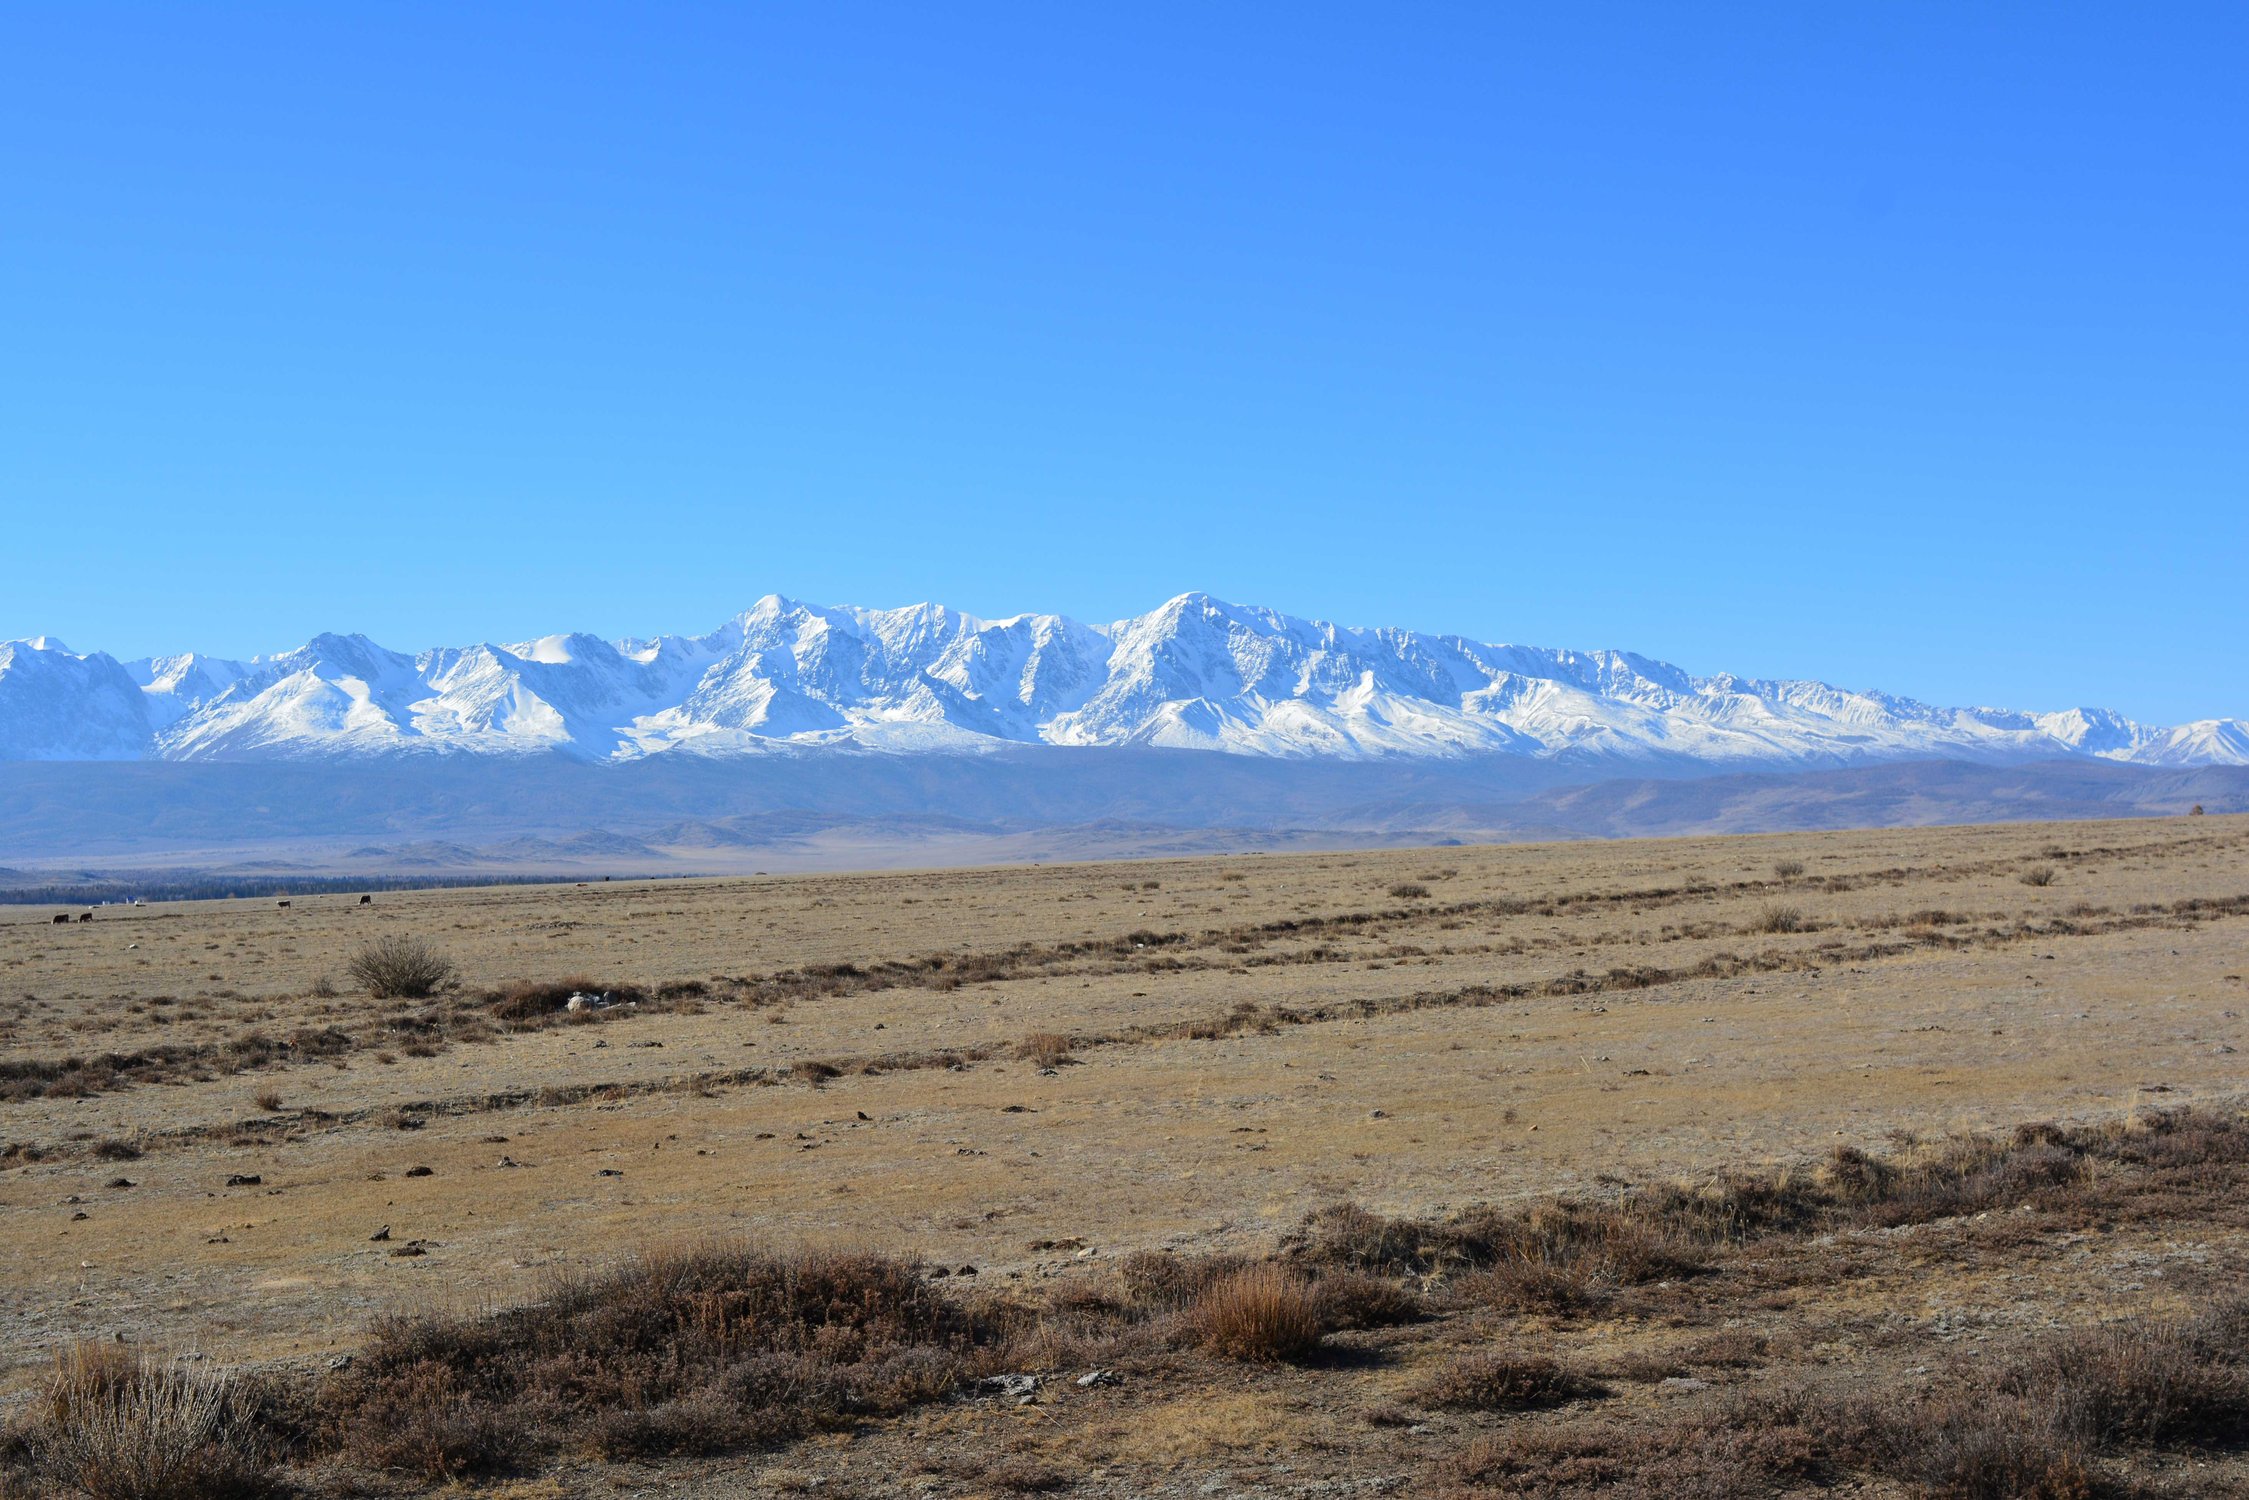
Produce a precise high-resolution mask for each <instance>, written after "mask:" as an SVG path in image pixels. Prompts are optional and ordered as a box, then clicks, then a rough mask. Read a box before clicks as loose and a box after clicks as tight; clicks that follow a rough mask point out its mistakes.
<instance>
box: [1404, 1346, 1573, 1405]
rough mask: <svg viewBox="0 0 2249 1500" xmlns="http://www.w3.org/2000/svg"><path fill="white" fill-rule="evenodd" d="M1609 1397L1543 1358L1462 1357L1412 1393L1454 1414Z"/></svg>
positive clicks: (1417, 1399) (1514, 1356)
mask: <svg viewBox="0 0 2249 1500" xmlns="http://www.w3.org/2000/svg"><path fill="white" fill-rule="evenodd" d="M1606 1394H1608V1393H1607V1391H1605V1390H1604V1389H1603V1388H1602V1387H1601V1386H1600V1385H1599V1384H1597V1383H1595V1382H1594V1381H1591V1380H1588V1379H1586V1378H1585V1377H1584V1376H1582V1375H1579V1374H1576V1373H1575V1372H1573V1371H1570V1370H1566V1369H1564V1368H1563V1367H1562V1366H1561V1365H1558V1364H1556V1363H1555V1362H1554V1361H1553V1360H1551V1359H1547V1358H1545V1357H1544V1356H1543V1355H1535V1354H1532V1355H1519V1354H1504V1353H1496V1352H1483V1353H1475V1354H1463V1355H1460V1356H1458V1357H1457V1358H1455V1359H1453V1360H1450V1361H1449V1362H1447V1363H1446V1365H1445V1366H1444V1368H1442V1369H1440V1370H1439V1371H1437V1373H1436V1374H1434V1375H1432V1376H1430V1377H1429V1379H1428V1380H1426V1381H1424V1382H1423V1383H1422V1384H1421V1385H1420V1386H1419V1387H1418V1388H1417V1389H1416V1390H1415V1391H1414V1393H1413V1397H1414V1399H1415V1400H1416V1401H1419V1402H1420V1403H1421V1404H1422V1405H1424V1406H1442V1407H1446V1408H1448V1409H1450V1410H1453V1411H1529V1410H1532V1409H1534V1408H1536V1407H1541V1406H1560V1405H1563V1404H1564V1403H1566V1402H1570V1401H1576V1400H1579V1399H1581V1398H1583V1397H1587V1396H1602V1395H1606Z"/></svg>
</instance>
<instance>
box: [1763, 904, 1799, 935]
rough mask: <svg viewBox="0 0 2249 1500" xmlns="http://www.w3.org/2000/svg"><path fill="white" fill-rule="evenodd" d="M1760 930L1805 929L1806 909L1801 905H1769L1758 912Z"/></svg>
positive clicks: (1797, 930)
mask: <svg viewBox="0 0 2249 1500" xmlns="http://www.w3.org/2000/svg"><path fill="white" fill-rule="evenodd" d="M1757 930H1758V931H1759V932H1802V931H1804V909H1803V908H1802V907H1800V906H1768V907H1766V908H1765V909H1764V910H1763V911H1761V912H1759V913H1758V914H1757Z"/></svg>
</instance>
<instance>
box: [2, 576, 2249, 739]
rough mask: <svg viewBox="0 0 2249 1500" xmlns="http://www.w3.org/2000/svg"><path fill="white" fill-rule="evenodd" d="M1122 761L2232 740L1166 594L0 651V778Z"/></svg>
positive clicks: (2230, 727) (2081, 714)
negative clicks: (1072, 750)
mask: <svg viewBox="0 0 2249 1500" xmlns="http://www.w3.org/2000/svg"><path fill="white" fill-rule="evenodd" d="M1011 744H1025V745H1036V744H1046V745H1088V746H1098V745H1140V746H1159V747H1176V748H1182V749H1199V750H1220V751H1229V752H1233V753H1236V754H1242V755H1260V756H1294V757H1305V756H1319V757H1339V758H1369V757H1394V756H1444V757H1462V756H1473V755H1508V756H1528V757H1540V758H1556V757H1570V758H1583V759H1600V760H1609V759H1625V760H1633V759H1641V760H1648V759H1659V760H1671V759H1683V760H1691V761H1696V762H1704V763H1717V764H1767V765H1775V764H1781V765H1822V764H1824V765H1838V764H1852V763H1862V762H1868V761H1875V760H1888V759H1902V758H1909V757H1910V758H1920V757H1947V758H1960V759H1973V760H1984V761H1992V760H2001V761H2004V760H2034V759H2052V758H2056V757H2097V758H2100V759H2105V760H2110V761H2119V762H2127V763H2133V764H2139V765H2155V766H2202V765H2249V722H2245V721H2244V720H2241V719H2204V720H2199V721H2197V722H2195V723H2192V724H2182V725H2179V726H2176V727H2174V728H2157V727H2152V726H2148V725H2142V724H2137V723H2134V722H2133V721H2131V720H2129V719H2126V718H2124V717H2123V716H2122V715H2120V714H2116V713H2112V712H2110V711H2108V710H2105V709H2097V708H2074V709H2064V710H2060V711H2057V712H2052V713H2021V712H2015V711H2012V710H2002V709H1991V708H1937V707H1932V706H1931V705H1928V704H1925V703H1918V702H1915V701H1914V700H1912V699H1909V698H1898V697H1893V696H1890V695H1888V694H1885V693H1877V692H1854V691H1851V690H1849V689H1845V688H1838V687H1831V686H1829V685H1828V684H1826V683H1821V682H1802V681H1787V680H1778V681H1776V680H1770V679H1763V678H1745V677H1735V676H1731V675H1722V676H1716V677H1694V676H1690V675H1688V674H1687V673H1685V672H1683V671H1681V670H1679V669H1678V668H1676V667H1673V666H1668V665H1666V664H1664V663H1662V662H1659V661H1652V660H1649V659H1648V658H1646V657H1642V656H1635V655H1632V654H1630V653H1627V652H1616V651H1557V650H1547V649H1544V648H1540V647H1531V646H1496V645H1485V644H1482V643H1479V642H1476V641H1470V640H1465V639H1463V638H1461V637H1459V636H1437V635H1424V634H1420V633H1417V632H1414V631H1410V630H1399V629H1389V628H1383V629H1366V630H1360V629H1348V628H1344V627H1341V626H1336V625H1330V624H1326V623H1323V622H1319V621H1313V620H1303V619H1298V618H1295V617H1293V616H1289V615H1283V614H1279V613H1276V612H1274V611H1272V610H1268V609H1259V608H1253V607H1248V606H1242V605H1234V604H1228V603H1225V602H1223V601H1221V600H1218V599H1214V598H1212V597H1210V596H1209V595H1207V594H1182V595H1181V596H1179V597H1178V598H1176V599H1173V600H1171V601H1170V602H1168V603H1166V604H1165V605H1163V606H1162V607H1161V608H1159V609H1156V610H1154V611H1152V612H1150V613H1148V614H1145V615H1141V616H1138V617H1136V618H1133V619H1129V620H1120V621H1117V622H1116V623H1114V624H1110V625H1087V624H1082V623H1080V622H1078V621H1075V620H1070V619H1066V618H1064V617H1062V616H1059V615H1017V616H1015V617H1013V618H1011V619H1005V620H980V619H976V618H974V617H972V616H969V615H965V614H962V613H960V612H959V611H957V610H951V609H945V608H942V607H940V606H937V605H933V604H923V605H915V606H911V607H909V608H905V609H890V610H873V609H856V608H827V607H824V606H820V605H814V604H801V603H797V602H795V601H793V600H789V599H783V598H779V597H777V596H774V597H767V598H765V599H761V600H759V601H758V602H757V604H756V605H754V606H753V607H752V608H750V609H749V610H748V611H746V612H745V613H743V614H741V615H738V616H736V617H735V618H734V619H732V620H729V621H727V622H726V623H725V624H724V625H722V626H720V627H719V628H718V629H717V630H714V631H712V632H711V633H710V634H708V635H703V636H676V635H667V636H658V637H655V638H653V639H649V640H623V641H605V640H601V639H598V638H596V637H594V636H590V635H555V636H547V637H544V638H542V639H539V640H534V641H525V642H520V643H516V644H513V645H478V646H464V647H445V648H440V649H436V650H430V651H424V652H421V653H419V654H416V655H407V654H404V653H401V652H397V651H390V650H386V649H385V648H383V647H381V646H378V645H376V644H375V643H374V642H373V641H370V640H368V639H367V638H366V637H365V636H361V635H322V636H318V637H316V638H315V639H313V640H311V641H309V642H307V643H306V644H305V645H303V646H301V647H299V648H298V649H297V650H294V651H289V652H284V653H282V654H280V655H277V656H263V657H258V658H255V659H253V660H250V661H228V660H222V659H218V658H213V657H207V656H200V655H193V654H190V655H183V656H164V657H154V658H150V659H145V660H140V661H118V660H117V659H115V658H114V657H111V656H108V655H106V654H103V653H101V652H94V653H91V654H87V655H79V654H76V653H74V652H71V651H69V650H68V649H66V648H65V647H64V646H63V645H62V644H61V643H60V642H58V641H55V640H52V639H49V638H44V637H42V638H38V639H33V640H24V641H10V642H6V643H0V760H244V759H258V758H274V757H342V756H357V755H366V754H377V753H389V752H401V751H451V752H461V753H472V754H498V753H525V752H541V753H560V754H564V755H568V756H572V757H576V758H579V759H585V760H633V759H638V758H641V757H645V756H651V755H659V754H674V753H679V752H692V753H699V754H705V755H731V754H740V753H748V752H756V751H760V750H767V749H772V748H776V747H809V746H821V745H848V746H857V747H860V748H862V749H871V750H882V751H895V752H911V751H925V750H954V751H958V750H973V749H982V748H994V747H1000V746H1006V745H1011Z"/></svg>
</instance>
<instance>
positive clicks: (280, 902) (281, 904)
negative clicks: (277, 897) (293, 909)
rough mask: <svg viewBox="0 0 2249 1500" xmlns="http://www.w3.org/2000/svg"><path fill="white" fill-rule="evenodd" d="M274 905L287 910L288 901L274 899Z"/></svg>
mask: <svg viewBox="0 0 2249 1500" xmlns="http://www.w3.org/2000/svg"><path fill="white" fill-rule="evenodd" d="M274 905H276V906H278V907H280V908H281V909H282V910H283V911H287V910H288V909H289V903H288V902H286V901H276V902H275V903H274Z"/></svg>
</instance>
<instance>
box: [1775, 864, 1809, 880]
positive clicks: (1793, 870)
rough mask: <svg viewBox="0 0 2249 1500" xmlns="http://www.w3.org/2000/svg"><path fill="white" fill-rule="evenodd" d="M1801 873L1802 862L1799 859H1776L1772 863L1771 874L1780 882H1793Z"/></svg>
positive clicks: (1802, 870) (1802, 868)
mask: <svg viewBox="0 0 2249 1500" xmlns="http://www.w3.org/2000/svg"><path fill="white" fill-rule="evenodd" d="M1803 873H1804V862H1803V861H1802V860H1800V859H1777V860H1774V861H1773V874H1774V875H1775V876H1777V877H1778V878H1780V879H1782V880H1794V879H1795V878H1796V877H1797V876H1799V875H1801V874H1803Z"/></svg>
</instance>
